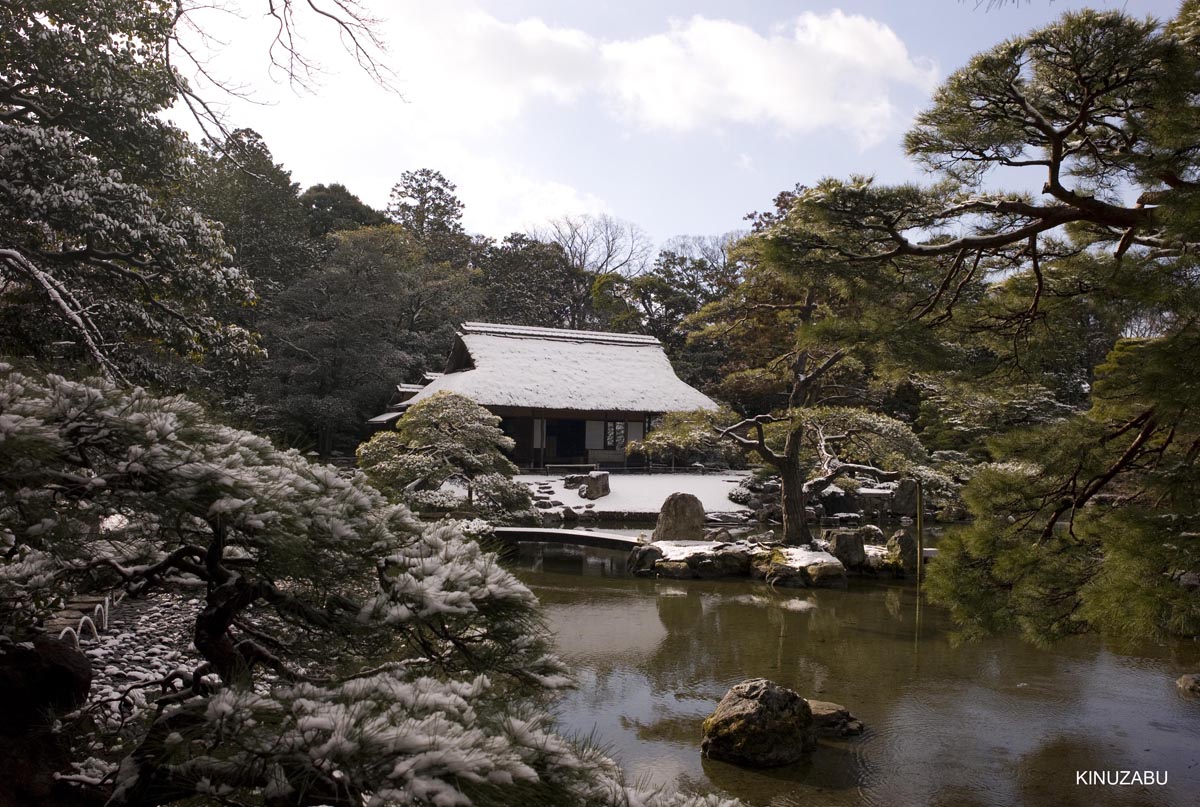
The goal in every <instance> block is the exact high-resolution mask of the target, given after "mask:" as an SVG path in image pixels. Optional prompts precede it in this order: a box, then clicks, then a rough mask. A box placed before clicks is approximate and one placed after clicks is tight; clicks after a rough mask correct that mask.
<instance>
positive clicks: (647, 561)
mask: <svg viewBox="0 0 1200 807" xmlns="http://www.w3.org/2000/svg"><path fill="white" fill-rule="evenodd" d="M662 556H663V551H662V550H661V549H659V548H658V547H656V546H653V545H651V544H643V545H642V546H635V547H634V548H633V549H631V550H629V561H628V562H627V565H628V566H629V571H630V572H631V573H632V574H643V573H646V572H652V571H653V570H654V564H656V563H657V562H658V561H660V560H662Z"/></svg>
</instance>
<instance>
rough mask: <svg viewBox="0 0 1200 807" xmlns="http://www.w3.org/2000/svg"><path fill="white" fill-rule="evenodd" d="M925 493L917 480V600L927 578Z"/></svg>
mask: <svg viewBox="0 0 1200 807" xmlns="http://www.w3.org/2000/svg"><path fill="white" fill-rule="evenodd" d="M924 521H925V491H924V489H923V488H922V487H921V480H920V479H918V480H917V599H918V601H919V600H920V598H921V578H923V577H924V576H925V531H924V526H925V524H924Z"/></svg>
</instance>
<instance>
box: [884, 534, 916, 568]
mask: <svg viewBox="0 0 1200 807" xmlns="http://www.w3.org/2000/svg"><path fill="white" fill-rule="evenodd" d="M887 550H888V560H889V561H891V562H893V563H897V564H899V565H900V566H901V568H903V569H904V573H905V574H906V575H907V574H915V573H916V571H917V539H916V538H915V537H914V536H913V534H912V533H911V532H909V531H908V530H896V531H895V532H894V533H892V537H891V538H888V542H887Z"/></svg>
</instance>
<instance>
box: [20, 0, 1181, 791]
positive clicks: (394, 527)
mask: <svg viewBox="0 0 1200 807" xmlns="http://www.w3.org/2000/svg"><path fill="white" fill-rule="evenodd" d="M285 5H287V8H289V9H290V8H291V6H290V4H285ZM289 13H290V12H289ZM351 19H352V21H353V19H354V18H351ZM179 23H180V17H179V16H178V15H177V13H176V10H175V8H174V6H173V4H163V3H159V2H155V0H97V1H96V2H90V3H34V2H15V3H11V2H0V29H2V30H3V32H4V33H3V34H2V37H3V39H2V41H3V48H0V352H2V353H3V360H2V361H0V480H2V481H0V651H2V652H3V654H4V656H6V657H7V658H8V659H9V660H10V661H11V660H13V659H24V658H25V657H26V656H27V655H36V654H38V653H42V652H46V651H45V649H44V648H45V646H46V643H47V641H48V638H47V637H48V634H47V633H46V631H45V629H44V625H45V623H46V620H47V619H48V618H49V617H50V616H51V615H52V614H53V613H54V612H55V611H56V609H58V608H59V607H61V606H62V604H63V603H64V602H66V601H68V600H70V599H72V598H78V597H81V596H93V595H97V594H99V595H101V596H102V595H103V594H105V593H109V592H118V591H123V592H126V593H127V594H128V595H129V596H131V597H140V598H149V599H150V601H151V602H153V603H156V607H157V608H159V609H160V612H161V614H162V617H161V618H162V619H163V620H164V621H165V622H170V621H171V620H175V622H171V624H178V625H182V626H183V627H182V628H181V629H182V630H184V631H185V632H186V633H188V634H190V635H191V636H193V637H194V645H195V651H196V655H195V656H194V657H191V658H189V659H186V660H179V659H176V660H175V661H173V662H171V663H167V662H165V661H162V662H161V663H160V661H161V660H159V661H156V660H155V658H154V657H153V653H152V652H151V653H149V657H148V658H147V659H144V660H142V661H140V662H139V664H138V665H136V666H138V669H139V670H141V672H139V673H138V674H137V676H131V677H130V678H128V679H126V680H125V681H124V683H122V684H121V685H119V686H118V685H112V686H110V687H109V688H107V689H105V690H104V692H103V693H101V694H102V696H103V697H99V696H97V697H93V698H92V699H91V700H90V701H89V700H86V698H85V697H83V696H86V694H87V688H86V686H85V687H84V689H83V693H82V695H80V693H78V692H75V693H69V692H68V693H65V694H64V693H58V694H56V695H55V696H54V697H55V698H56V700H54V701H53V706H54V707H55V708H56V709H57V710H58V711H57V714H58V715H59V716H60V721H59V723H58V724H56V728H55V729H54V730H53V731H51V730H50V728H49V727H47V726H45V725H43V724H41V723H39V722H38V721H39V720H41V719H42V718H43V717H44V716H43V715H42V713H40V712H39V713H37V714H27V715H25V716H24V718H22V719H24V720H26V721H27V722H26V723H25V724H22V725H28V726H35V725H37V726H41V727H42V729H45V730H44V732H42V733H40V734H35V733H34V732H33V729H29V732H30V734H29V735H28V736H30V737H34V736H36V738H37V739H36V740H34V741H30V742H28V743H26V744H25V745H26V747H25V749H24V750H23V751H22V752H21V753H22V754H24V756H21V757H20V759H24V760H25V762H24V763H22V762H20V761H19V760H18V761H16V762H13V761H11V760H10V761H9V762H6V763H4V764H7V765H10V766H13V769H12V771H9V774H10V775H9V778H10V779H12V780H13V782H15V783H16V784H13V785H11V787H13V788H16V790H12V791H7V792H8V793H9V794H12V793H16V794H17V795H15V796H12V798H17V799H26V800H27V801H26V802H25V803H30V804H34V803H42V804H102V803H107V804H114V805H151V804H167V803H192V802H189V801H188V800H189V799H192V798H194V797H196V795H197V794H205V795H207V796H211V797H212V798H214V799H217V800H218V802H220V803H226V804H250V803H255V804H266V805H284V804H288V805H291V804H339V805H342V804H344V805H355V807H358V806H359V805H362V804H379V805H383V804H402V803H403V804H409V803H412V804H461V803H477V804H512V803H517V802H532V803H546V804H631V805H634V804H681V805H682V804H691V803H695V804H710V805H716V804H718V803H720V801H719V800H718V799H717V798H716V797H708V798H706V799H698V800H696V799H692V800H689V799H687V798H685V797H682V796H679V797H676V796H673V795H670V794H663V793H647V792H643V791H641V790H638V789H637V788H635V787H632V786H629V785H627V784H626V783H625V782H624V781H623V780H622V778H621V776H620V773H619V771H618V770H617V768H616V766H615V764H614V763H612V762H611V761H610V760H608V759H607V758H606V757H605V756H604V755H603V754H602V753H601V752H600V751H599V750H597V749H596V748H594V747H592V746H590V745H588V744H586V743H576V742H572V741H568V740H565V739H564V738H562V737H559V736H558V735H556V734H555V733H554V730H553V727H552V725H553V724H552V720H551V718H550V717H549V713H548V712H547V710H546V704H547V703H548V701H549V700H550V698H551V697H552V696H553V694H554V693H555V692H556V691H557V690H558V689H559V688H561V687H562V686H565V685H566V684H567V683H568V680H569V679H568V676H567V671H565V670H564V669H563V667H562V665H561V663H560V662H558V661H557V660H556V659H555V658H554V657H553V655H552V654H551V652H550V646H549V640H548V637H547V635H546V632H545V629H544V627H543V626H542V624H541V622H540V617H539V616H538V612H537V608H536V601H535V599H534V597H533V595H532V594H531V593H530V592H529V591H528V589H526V588H525V587H524V586H522V585H521V584H520V583H519V582H517V581H516V579H515V578H514V577H512V575H511V574H509V572H507V571H505V570H504V569H503V568H502V567H501V566H499V565H498V563H497V562H496V559H495V557H494V556H493V555H490V554H488V553H487V552H485V551H484V550H483V549H482V548H481V546H480V544H479V543H478V542H477V540H476V539H477V538H478V534H476V533H473V532H472V530H481V531H483V532H484V533H486V529H487V528H486V525H479V524H475V525H474V526H465V525H456V524H453V523H440V524H437V525H433V526H430V525H424V524H421V523H420V522H419V521H418V520H417V519H416V518H415V517H414V516H413V515H412V513H411V512H410V511H409V510H408V508H407V507H405V506H404V505H403V504H401V503H398V502H397V501H396V500H395V499H394V498H393V499H389V497H388V496H387V495H385V493H386V491H385V493H380V492H379V491H378V490H376V489H375V488H374V487H372V486H370V485H369V484H368V483H367V481H366V480H365V478H364V477H363V476H362V475H360V474H354V473H353V472H351V471H348V470H347V469H345V468H344V467H343V468H342V469H341V470H340V471H339V469H338V468H335V467H332V466H329V465H325V464H322V463H324V462H327V461H330V460H339V461H341V464H342V465H343V466H344V465H346V464H348V463H349V462H350V460H351V457H352V456H353V454H354V451H355V449H356V447H357V446H358V445H359V444H360V442H362V441H363V440H364V439H365V438H366V437H367V436H368V434H369V433H368V431H367V430H366V429H365V421H366V420H367V418H369V417H371V416H372V415H375V414H378V412H380V411H381V410H382V408H383V407H384V406H385V405H386V404H387V402H388V400H389V397H390V396H391V393H392V390H393V389H394V386H395V385H396V384H397V383H401V382H412V381H417V380H419V379H420V378H421V377H422V375H423V374H424V373H426V372H429V371H438V370H440V369H441V366H442V363H443V362H444V360H445V356H446V352H447V349H448V348H449V346H450V343H451V338H452V335H453V332H454V329H455V327H456V325H458V324H459V323H461V322H463V321H467V320H483V321H490V322H498V323H509V324H519V325H536V326H545V327H562V328H573V329H584V330H613V331H622V332H631V333H641V334H649V335H653V336H655V337H657V338H658V339H659V340H660V341H661V342H662V344H663V345H664V347H665V348H666V350H667V352H668V354H669V356H670V357H671V359H672V362H673V364H674V366H675V368H676V370H677V372H678V373H679V374H680V376H681V377H682V378H683V379H684V380H686V381H688V382H689V383H691V384H693V385H694V386H696V387H698V388H700V389H702V390H704V391H705V392H707V393H708V394H710V395H711V396H713V397H714V398H716V399H718V400H719V401H721V402H722V403H723V404H724V405H725V408H724V409H723V410H722V411H721V412H720V413H717V414H703V415H701V414H694V415H683V416H678V417H674V418H672V419H669V420H668V422H666V423H664V424H662V428H661V429H660V431H659V432H658V435H657V437H654V438H653V439H648V440H647V441H646V445H644V446H641V447H640V450H645V451H692V452H696V453H698V454H701V455H704V454H711V453H712V452H717V453H722V452H728V451H735V452H739V454H740V455H744V456H745V457H746V458H747V459H748V460H749V461H750V462H752V463H755V464H757V465H761V466H762V467H764V468H766V469H768V470H770V471H771V472H773V473H775V474H778V476H779V477H780V479H781V482H782V485H783V491H784V493H783V504H784V515H783V519H784V520H783V525H782V529H783V538H784V539H785V540H787V541H789V542H792V543H804V542H806V541H807V540H809V538H810V536H809V535H808V534H807V529H806V526H805V519H804V508H805V506H806V504H807V502H808V499H809V498H810V497H811V496H814V495H816V494H817V493H818V492H820V491H821V490H823V489H824V488H825V487H828V486H829V485H832V484H834V483H835V482H837V481H838V480H839V479H844V478H846V477H848V476H854V477H857V478H871V477H873V476H876V477H881V476H886V475H894V474H896V473H899V472H903V473H905V474H907V475H910V476H915V477H917V478H920V479H921V480H922V481H923V482H924V483H925V485H926V486H927V487H928V489H930V490H933V491H941V492H943V493H944V494H945V497H946V500H947V501H951V500H952V501H956V502H960V503H961V507H962V508H965V509H964V510H963V512H962V513H961V515H964V516H966V517H968V519H969V522H970V526H969V527H967V528H965V529H963V530H961V531H959V532H957V533H955V534H954V535H952V536H950V537H948V538H947V540H946V541H945V542H944V543H943V544H942V547H941V555H940V558H939V561H938V563H937V564H936V568H934V569H933V572H932V577H931V580H930V588H929V594H930V596H931V597H932V599H933V600H934V601H935V602H937V603H940V604H942V605H944V606H947V607H948V608H949V609H950V610H951V612H952V614H953V616H954V618H955V620H956V622H957V623H958V625H959V626H960V627H961V629H962V630H963V632H964V634H965V635H968V636H970V635H981V634H983V633H987V632H997V631H1018V632H1021V633H1022V634H1023V635H1025V636H1026V637H1027V638H1029V639H1031V640H1033V641H1036V642H1050V641H1054V640H1056V639H1060V638H1063V637H1065V636H1068V635H1071V634H1075V633H1081V632H1096V631H1099V632H1103V633H1106V634H1108V635H1112V636H1125V637H1127V636H1181V635H1195V634H1197V633H1200V599H1198V598H1197V593H1196V577H1197V574H1198V573H1200V529H1198V526H1200V525H1198V523H1197V522H1198V519H1200V511H1198V510H1197V504H1196V503H1197V501H1198V500H1200V498H1198V496H1197V488H1198V486H1200V468H1198V467H1197V460H1198V459H1200V419H1198V417H1200V397H1194V396H1198V395H1200V393H1198V391H1197V386H1196V381H1195V379H1196V377H1197V358H1196V356H1197V351H1196V348H1197V346H1198V345H1200V296H1198V294H1200V289H1198V284H1197V265H1196V254H1197V248H1198V245H1200V202H1198V200H1200V172H1198V168H1200V117H1198V116H1200V106H1198V104H1197V98H1200V3H1197V2H1192V0H1189V2H1185V3H1184V4H1183V5H1182V7H1181V8H1180V10H1179V13H1178V15H1177V17H1176V18H1174V19H1172V20H1168V21H1164V22H1161V23H1160V22H1156V21H1148V20H1142V19H1136V18H1133V17H1131V16H1128V15H1126V14H1123V13H1119V12H1103V13H1100V12H1092V11H1081V12H1072V13H1069V14H1066V15H1064V16H1063V17H1062V18H1061V19H1060V20H1059V21H1058V22H1056V23H1055V24H1053V25H1051V26H1049V27H1046V28H1044V29H1042V30H1037V31H1033V32H1030V33H1029V34H1027V35H1025V36H1022V37H1018V38H1015V39H1013V40H1010V41H1007V42H1003V43H1000V44H998V45H997V46H995V47H994V48H992V49H991V50H988V51H986V52H984V53H981V54H979V55H978V56H976V57H975V58H974V59H973V60H972V61H971V62H970V63H969V64H968V65H966V66H964V67H963V68H962V69H960V70H958V71H957V72H955V73H953V74H952V75H951V76H950V77H949V78H948V79H947V80H946V81H945V82H944V83H943V84H942V86H941V87H940V88H939V89H938V90H937V92H936V93H935V95H934V97H933V100H932V102H931V104H930V105H929V107H928V108H927V109H926V110H925V111H923V112H922V113H921V114H920V115H919V116H918V117H917V119H916V121H915V122H914V124H913V125H912V127H911V128H910V130H909V131H908V133H907V135H906V137H905V141H904V143H905V148H906V150H907V153H908V154H909V156H910V157H911V159H912V160H914V161H915V162H916V163H918V164H919V165H921V166H922V167H924V168H925V169H927V170H928V172H929V178H928V180H927V181H923V182H921V183H919V184H905V185H885V184H882V183H879V182H877V181H875V180H873V179H872V178H871V177H868V176H852V177H846V178H820V177H806V178H801V179H802V182H801V184H798V185H794V186H792V183H793V182H794V181H795V179H797V178H792V177H780V178H779V179H780V182H779V186H780V187H789V189H788V190H784V191H783V192H781V193H780V194H779V195H778V196H777V197H776V198H775V199H774V200H773V201H771V200H764V209H763V210H761V211H758V212H749V211H748V215H747V217H746V219H745V221H743V222H730V233H729V234H727V235H720V236H702V237H701V236H692V237H678V238H675V239H672V240H670V241H668V242H666V243H665V244H663V245H654V244H652V243H651V242H650V240H649V239H648V237H647V236H646V234H645V233H644V232H642V231H641V230H640V229H639V228H638V227H637V226H636V224H633V223H630V222H626V221H622V220H619V219H617V218H613V217H608V216H574V215H566V214H564V215H563V216H561V217H559V218H557V219H554V220H551V221H548V222H546V223H545V224H544V225H543V226H541V227H539V228H534V229H532V230H530V231H529V232H519V233H512V234H510V235H508V236H506V237H504V238H502V239H493V238H488V237H484V236H480V235H476V234H472V233H469V232H467V231H466V229H465V228H464V226H463V223H462V222H463V210H464V202H463V201H462V200H460V199H459V198H458V197H457V196H456V194H455V191H456V187H455V185H454V183H453V181H452V176H448V175H444V174H443V173H442V172H441V171H440V170H437V168H435V167H422V166H410V167H407V169H404V168H398V169H397V174H396V177H395V184H394V187H393V189H392V193H391V199H390V202H389V203H388V205H387V207H386V209H384V210H375V209H372V208H371V207H370V206H369V205H366V204H364V203H363V202H362V201H361V200H360V199H359V198H358V197H357V196H356V195H355V193H354V190H353V189H352V188H347V187H345V186H344V185H343V184H339V183H338V182H337V179H338V177H328V178H327V179H328V184H320V185H315V186H313V187H309V188H305V189H302V188H301V187H299V185H298V184H297V183H295V182H293V181H292V178H291V174H290V173H289V171H288V169H287V168H286V167H285V166H283V165H281V164H279V163H278V162H277V161H276V160H275V158H274V157H273V156H272V154H271V151H270V148H269V144H267V143H265V142H264V141H263V139H262V138H261V137H260V136H259V135H258V134H256V133H255V132H253V131H249V130H244V129H240V130H239V129H228V130H222V131H218V132H214V136H213V137H212V138H211V139H209V140H206V141H205V142H203V143H196V142H193V141H192V140H190V139H189V138H188V137H187V136H186V135H185V134H184V133H183V132H182V131H181V130H179V129H178V128H176V127H174V126H173V125H171V124H169V123H167V122H166V121H165V119H164V118H163V117H162V116H161V115H160V114H159V113H161V112H162V111H163V110H164V109H166V108H168V107H169V106H171V105H172V104H173V103H176V102H177V100H179V99H180V98H194V95H193V94H192V93H191V90H190V89H189V88H188V86H187V84H186V82H184V81H183V80H182V79H181V78H180V76H179V73H178V72H177V70H176V68H175V67H173V65H172V62H171V59H170V55H171V53H172V47H173V46H175V47H177V41H176V39H175V35H174V33H175V27H176V26H177V25H178V24H179ZM173 43H174V44H173ZM176 52H177V51H176ZM1014 172H1016V173H1017V174H1020V175H1021V176H1022V177H1023V179H1022V181H1023V182H1025V183H1029V182H1033V181H1036V182H1042V183H1044V184H1043V186H1042V189H1041V192H1040V193H1028V192H1009V191H1006V190H1004V189H1003V187H1001V185H1002V184H1003V183H1002V180H1007V179H1009V178H1010V177H1013V176H1014ZM450 173H452V172H449V171H448V172H447V174H450ZM1025 175H1029V176H1031V177H1034V179H1024V176H1025ZM739 228H742V229H739ZM193 597H200V599H198V600H197V599H190V598H193ZM189 603H190V604H189ZM163 652H167V651H166V650H164V651H163ZM21 663H22V664H25V665H26V667H27V668H29V669H33V666H30V665H33V664H34V662H32V661H22V662H21ZM88 680H90V675H89V677H88ZM19 692H22V690H18V689H15V688H10V689H9V692H8V694H6V695H5V696H4V697H6V698H8V699H9V700H11V701H12V704H11V705H12V708H13V709H14V712H13V713H14V714H16V713H17V707H18V705H19V704H18V700H19V699H20V698H18V696H17V695H15V694H13V693H19ZM21 697H24V696H23V695H22V696H21ZM6 703H7V701H6ZM6 708H8V707H7V706H6ZM10 745H11V743H10ZM5 747H8V746H7V745H6V746H5ZM14 759H16V757H14ZM398 759H399V760H402V761H403V764H401V763H398V762H397V760H398ZM21 764H25V765H27V766H28V767H27V768H26V769H21V768H20V767H19V766H20V765H21ZM5 770H8V769H5ZM30 770H33V771H35V773H30V772H29V771H30ZM55 771H58V772H66V776H65V777H63V778H58V779H55V778H54V777H53V776H52V774H53V773H54V772H55ZM21 788H25V789H24V790H22V789H21ZM468 800H469V801H468Z"/></svg>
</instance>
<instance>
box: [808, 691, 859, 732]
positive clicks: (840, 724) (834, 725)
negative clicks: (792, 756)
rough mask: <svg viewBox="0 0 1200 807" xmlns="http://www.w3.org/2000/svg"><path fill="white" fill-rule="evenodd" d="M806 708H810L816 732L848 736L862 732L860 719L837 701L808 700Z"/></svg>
mask: <svg viewBox="0 0 1200 807" xmlns="http://www.w3.org/2000/svg"><path fill="white" fill-rule="evenodd" d="M808 708H809V709H811V710H812V716H813V726H814V727H815V728H816V730H817V733H818V734H821V735H824V736H826V737H850V736H852V735H855V734H862V733H863V724H862V721H861V720H859V719H858V718H856V717H855V716H854V715H852V714H850V710H849V709H847V708H846V707H845V706H842V705H841V704H839V703H830V702H829V701H814V700H810V701H809V702H808Z"/></svg>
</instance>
